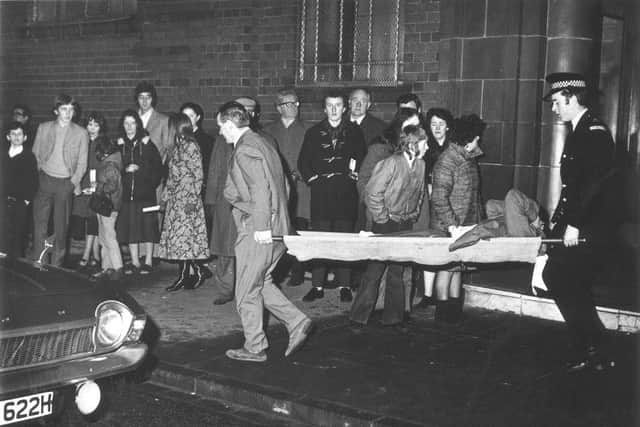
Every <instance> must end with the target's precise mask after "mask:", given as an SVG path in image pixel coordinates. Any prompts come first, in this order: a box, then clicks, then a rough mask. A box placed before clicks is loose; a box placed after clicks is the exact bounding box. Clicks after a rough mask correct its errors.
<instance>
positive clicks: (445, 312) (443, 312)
mask: <svg viewBox="0 0 640 427" xmlns="http://www.w3.org/2000/svg"><path fill="white" fill-rule="evenodd" d="M448 318H449V300H438V301H436V312H435V315H434V319H435V320H436V322H446V321H447V319H448Z"/></svg>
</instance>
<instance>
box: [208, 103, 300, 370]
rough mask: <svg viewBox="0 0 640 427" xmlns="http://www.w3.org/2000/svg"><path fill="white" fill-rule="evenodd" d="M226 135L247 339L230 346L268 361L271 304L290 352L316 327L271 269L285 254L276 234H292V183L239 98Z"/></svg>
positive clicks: (226, 110)
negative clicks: (267, 314)
mask: <svg viewBox="0 0 640 427" xmlns="http://www.w3.org/2000/svg"><path fill="white" fill-rule="evenodd" d="M217 120H218V126H219V128H220V134H221V135H222V136H223V137H224V138H225V140H226V141H227V143H229V144H234V146H235V149H234V152H233V156H232V158H231V162H230V165H229V175H228V177H227V182H226V185H225V189H224V197H225V198H226V199H227V201H229V203H230V204H231V205H232V206H233V210H232V215H233V220H234V222H235V224H236V228H237V229H238V238H237V240H236V245H235V254H236V272H237V276H236V289H235V295H236V306H237V308H238V313H239V314H240V319H241V321H242V328H243V330H244V337H245V342H244V345H243V346H242V347H241V348H239V349H230V350H227V352H226V355H227V357H229V358H231V359H236V360H244V361H251V362H264V361H266V360H267V355H266V353H265V351H264V350H265V349H266V348H267V347H268V342H267V337H266V336H265V333H264V329H263V317H264V315H263V314H264V313H263V310H264V308H266V309H267V310H269V311H270V312H271V313H273V314H274V315H275V317H277V318H278V319H280V320H281V321H282V322H284V324H285V325H286V327H287V330H288V331H289V345H288V347H287V350H286V352H285V356H289V355H290V354H291V353H292V352H293V351H295V350H296V349H297V348H299V347H300V345H302V343H303V342H304V340H305V339H306V337H307V335H308V334H309V332H310V330H311V320H310V319H309V318H308V317H307V316H306V315H305V314H304V313H302V312H301V311H300V310H298V308H296V306H295V305H293V304H292V303H291V301H289V300H288V299H287V298H286V297H285V296H284V295H283V294H282V292H281V291H280V289H278V288H277V287H276V286H275V284H274V283H273V279H272V277H271V273H272V272H273V270H274V268H275V267H276V264H277V263H278V261H279V260H280V258H281V257H282V256H283V255H284V253H285V251H286V248H285V246H284V243H282V242H275V241H273V239H272V236H273V235H287V234H289V232H290V227H291V224H290V222H289V213H288V207H287V204H288V185H287V180H286V177H285V174H284V170H283V168H282V163H281V161H280V156H279V154H278V151H277V150H276V149H275V147H274V146H273V145H272V144H270V143H269V142H267V140H266V139H265V138H264V137H262V136H261V135H260V134H258V133H256V132H254V131H252V130H251V129H250V128H249V123H250V118H249V114H248V113H247V111H246V110H245V108H244V107H243V106H242V105H241V104H239V103H238V102H235V101H232V102H228V103H226V104H225V105H223V106H222V107H221V108H220V111H219V113H218V117H217Z"/></svg>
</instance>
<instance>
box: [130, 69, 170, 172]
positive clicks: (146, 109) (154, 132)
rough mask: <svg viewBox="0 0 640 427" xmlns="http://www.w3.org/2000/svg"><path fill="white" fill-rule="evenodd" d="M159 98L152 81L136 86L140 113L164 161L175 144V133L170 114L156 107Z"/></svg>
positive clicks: (150, 137)
mask: <svg viewBox="0 0 640 427" xmlns="http://www.w3.org/2000/svg"><path fill="white" fill-rule="evenodd" d="M157 100H158V95H157V93H156V88H155V86H153V85H152V84H151V83H149V82H141V83H139V84H138V85H137V86H136V90H135V101H136V104H137V106H138V115H139V116H140V120H142V125H143V126H144V128H145V130H146V131H147V132H149V139H151V141H152V142H153V143H154V144H155V145H156V147H157V148H158V152H159V153H160V158H161V159H162V162H163V163H164V162H165V160H166V159H167V154H168V152H169V149H170V148H171V147H172V146H173V142H174V141H173V140H174V135H173V132H172V131H171V129H170V127H169V116H167V115H166V114H163V113H160V112H158V111H156V109H155V106H156V103H157Z"/></svg>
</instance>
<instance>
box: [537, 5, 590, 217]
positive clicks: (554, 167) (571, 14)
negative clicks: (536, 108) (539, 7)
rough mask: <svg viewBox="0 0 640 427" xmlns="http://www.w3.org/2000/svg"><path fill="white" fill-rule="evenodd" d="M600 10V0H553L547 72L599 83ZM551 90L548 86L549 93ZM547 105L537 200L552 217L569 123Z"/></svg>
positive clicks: (549, 21) (548, 21)
mask: <svg viewBox="0 0 640 427" xmlns="http://www.w3.org/2000/svg"><path fill="white" fill-rule="evenodd" d="M599 11H600V0H549V2H548V9H547V28H548V31H547V67H546V72H545V75H546V74H549V73H555V72H578V73H582V74H584V75H585V76H586V78H587V81H588V84H589V85H594V84H597V81H596V80H595V77H596V76H597V75H598V70H599V64H600V61H599V50H598V40H599V39H600V32H601V17H600V13H599ZM547 90H548V87H547V85H545V93H546V91H547ZM543 108H544V110H543V114H542V141H541V149H540V167H539V171H538V197H537V199H538V201H539V202H540V204H541V207H543V208H544V209H546V210H547V212H548V213H549V215H550V216H551V215H552V214H553V210H554V209H555V207H556V204H557V203H558V198H559V196H560V188H561V184H562V182H561V179H560V158H561V155H562V150H563V148H564V140H565V137H566V136H567V132H568V126H567V125H566V124H565V123H563V122H561V121H559V120H558V118H557V117H556V115H555V114H554V113H552V112H551V104H549V103H545V105H544V106H543Z"/></svg>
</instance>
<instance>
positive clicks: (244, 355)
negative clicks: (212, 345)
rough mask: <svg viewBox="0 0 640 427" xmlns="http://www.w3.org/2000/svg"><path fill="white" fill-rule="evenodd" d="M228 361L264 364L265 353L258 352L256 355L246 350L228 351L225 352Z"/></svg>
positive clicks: (265, 359)
mask: <svg viewBox="0 0 640 427" xmlns="http://www.w3.org/2000/svg"><path fill="white" fill-rule="evenodd" d="M225 354H226V355H227V357H228V358H229V359H233V360H242V361H243V362H266V361H267V353H265V352H264V350H263V351H260V352H258V353H252V352H250V351H249V350H247V349H246V348H244V347H242V348H236V349H229V350H227V351H226V352H225Z"/></svg>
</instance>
